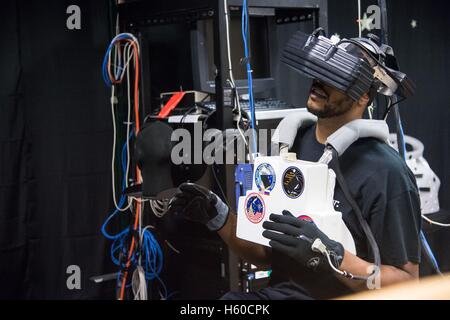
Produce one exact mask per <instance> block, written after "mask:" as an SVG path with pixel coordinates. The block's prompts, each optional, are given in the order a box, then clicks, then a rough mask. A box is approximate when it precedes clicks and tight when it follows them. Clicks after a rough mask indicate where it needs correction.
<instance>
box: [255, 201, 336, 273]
mask: <svg viewBox="0 0 450 320" xmlns="http://www.w3.org/2000/svg"><path fill="white" fill-rule="evenodd" d="M269 218H270V220H272V221H273V222H271V221H266V222H264V223H263V227H264V229H266V230H264V232H263V236H264V237H265V238H267V239H270V242H269V245H270V246H271V247H272V248H273V249H275V250H278V251H280V252H281V253H283V254H285V255H287V256H289V257H291V258H293V259H294V260H295V261H297V262H298V263H299V264H301V265H302V266H306V267H308V268H311V269H313V270H315V271H329V270H331V267H330V265H329V262H328V259H327V257H326V255H324V254H323V253H321V252H320V250H319V249H321V250H322V251H323V250H324V249H325V248H324V246H320V242H322V243H323V245H325V247H326V250H327V251H328V253H329V254H330V259H331V262H332V263H333V265H334V266H335V267H336V268H339V266H340V265H341V263H342V260H343V257H344V247H343V246H342V244H340V243H339V242H336V241H333V240H331V239H330V238H328V237H327V235H326V234H324V233H323V232H322V231H320V230H319V228H318V227H317V226H316V225H315V224H314V223H313V222H309V221H305V220H300V219H297V218H295V217H294V216H293V215H292V214H291V213H290V212H289V211H287V210H284V211H283V215H277V214H271V215H270V217H269ZM317 239H320V241H319V240H317ZM315 241H316V242H315ZM314 242H315V244H316V245H319V246H320V247H318V249H316V250H313V249H312V247H313V243H314Z"/></svg>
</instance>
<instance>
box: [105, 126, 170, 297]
mask: <svg viewBox="0 0 450 320" xmlns="http://www.w3.org/2000/svg"><path fill="white" fill-rule="evenodd" d="M133 136H134V134H133V132H131V133H130V136H129V137H128V139H129V140H131V139H132V137H133ZM126 160H127V143H126V142H125V143H124V145H123V147H122V152H121V166H122V172H123V180H122V190H125V187H126V169H127V165H126V162H127V161H126ZM125 201H126V196H124V195H123V194H122V196H121V197H120V200H119V203H118V206H119V207H122V206H123V205H124V204H125ZM119 212H120V211H119V210H117V208H116V209H115V210H114V212H113V213H112V214H111V215H109V216H108V218H107V219H106V220H105V222H104V223H103V225H102V228H101V231H102V234H103V236H104V237H105V238H107V239H109V240H113V243H112V245H111V250H110V254H111V261H112V262H113V263H114V264H115V265H117V266H119V267H121V268H126V263H125V262H123V257H127V255H128V252H127V249H128V247H129V245H128V240H129V239H130V235H131V234H130V230H131V229H130V227H126V228H124V229H123V230H122V231H120V232H118V233H117V234H114V235H112V234H110V233H108V232H107V231H106V227H107V226H108V224H109V223H110V221H111V220H112V219H113V218H114V217H115V216H116V215H117V214H118V213H119ZM142 238H143V239H142V248H140V251H139V252H133V254H132V256H131V258H130V262H131V265H133V266H137V264H138V262H139V257H141V259H142V261H144V263H143V269H144V272H145V278H146V280H155V279H156V280H158V281H159V283H160V284H161V287H162V290H163V297H164V298H166V297H167V287H166V285H165V284H164V282H163V280H162V279H161V278H160V274H161V272H162V268H163V263H164V259H163V252H162V249H161V246H160V245H159V243H158V241H157V240H156V238H155V236H154V235H153V233H152V232H151V231H150V230H148V229H146V230H144V232H143V236H142ZM121 261H122V262H121ZM120 274H121V272H119V274H118V281H119V280H120ZM128 287H129V285H128Z"/></svg>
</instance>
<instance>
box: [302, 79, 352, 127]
mask: <svg viewBox="0 0 450 320" xmlns="http://www.w3.org/2000/svg"><path fill="white" fill-rule="evenodd" d="M353 103H354V101H353V100H352V99H351V98H350V97H348V96H347V95H346V94H345V93H343V92H342V91H339V90H337V89H335V88H333V87H330V86H328V85H326V84H324V83H322V82H320V81H318V80H314V81H313V84H312V86H311V91H310V93H309V98H308V103H307V109H308V111H309V112H311V113H312V114H314V115H316V116H317V117H318V118H331V117H336V116H340V115H342V114H344V113H346V112H347V111H349V110H350V109H351V108H352V106H353Z"/></svg>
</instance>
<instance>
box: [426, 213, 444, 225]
mask: <svg viewBox="0 0 450 320" xmlns="http://www.w3.org/2000/svg"><path fill="white" fill-rule="evenodd" d="M422 219H424V220H425V221H427V222H429V223H431V224H434V225H437V226H440V227H450V223H441V222H437V221H434V220H431V219H430V218H428V217H427V216H425V215H424V214H423V215H422Z"/></svg>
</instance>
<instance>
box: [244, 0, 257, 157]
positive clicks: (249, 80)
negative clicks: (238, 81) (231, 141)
mask: <svg viewBox="0 0 450 320" xmlns="http://www.w3.org/2000/svg"><path fill="white" fill-rule="evenodd" d="M248 28H249V27H248V4H247V0H243V4H242V40H243V42H244V56H245V64H246V68H247V84H248V98H249V106H250V123H251V124H250V126H251V128H252V129H256V115H255V101H254V98H253V75H252V67H251V64H250V53H249V48H248ZM252 136H253V139H252V140H253V152H254V153H257V152H258V148H257V140H256V132H255V131H253V135H252Z"/></svg>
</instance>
